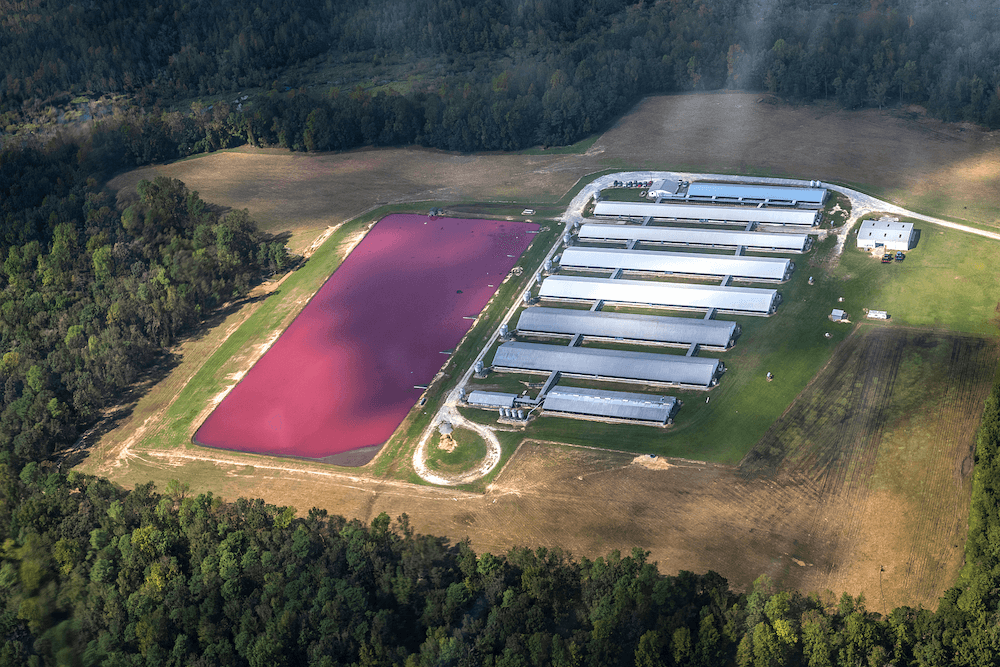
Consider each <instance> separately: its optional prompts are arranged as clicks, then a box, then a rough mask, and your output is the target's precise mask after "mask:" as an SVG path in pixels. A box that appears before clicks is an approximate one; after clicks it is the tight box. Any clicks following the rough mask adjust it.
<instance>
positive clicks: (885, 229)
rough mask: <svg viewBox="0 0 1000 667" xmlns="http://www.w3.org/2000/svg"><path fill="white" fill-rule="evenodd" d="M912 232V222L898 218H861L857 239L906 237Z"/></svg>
mask: <svg viewBox="0 0 1000 667" xmlns="http://www.w3.org/2000/svg"><path fill="white" fill-rule="evenodd" d="M912 233H913V223H912V222H900V221H899V220H889V219H886V218H882V219H881V220H862V221H861V227H859V228H858V238H859V239H877V240H879V241H881V240H884V239H890V240H895V239H908V238H910V235H911V234H912Z"/></svg>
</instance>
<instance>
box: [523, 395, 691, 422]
mask: <svg viewBox="0 0 1000 667" xmlns="http://www.w3.org/2000/svg"><path fill="white" fill-rule="evenodd" d="M542 407H543V408H545V411H546V412H555V413H560V414H565V415H568V416H573V417H579V416H593V417H602V418H604V419H609V420H616V421H617V420H622V421H639V422H651V423H655V424H660V425H665V424H669V423H671V422H672V421H673V416H674V413H675V412H676V411H677V408H678V402H677V399H676V398H674V397H673V396H657V395H655V394H637V393H633V392H627V391H604V390H601V389H584V388H580V387H554V388H553V389H552V390H551V391H549V393H548V394H546V395H545V402H544V403H543V404H542Z"/></svg>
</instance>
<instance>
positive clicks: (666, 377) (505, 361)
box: [493, 342, 719, 387]
mask: <svg viewBox="0 0 1000 667" xmlns="http://www.w3.org/2000/svg"><path fill="white" fill-rule="evenodd" d="M493 366H494V367H495V368H507V369H512V370H525V371H535V372H545V373H551V372H552V371H559V372H561V373H567V374H573V375H585V376H591V377H600V378H612V379H621V380H637V381H645V382H660V383H667V384H684V385H695V386H701V387H707V386H709V385H710V384H711V383H712V381H713V380H714V379H715V376H716V374H717V373H718V370H719V360H718V359H706V358H704V357H683V356H680V355H679V354H657V353H655V352H633V351H630V350H602V349H597V348H591V347H568V346H562V345H543V344H540V343H520V342H514V343H504V344H503V345H501V346H500V347H499V348H497V351H496V354H495V355H494V356H493Z"/></svg>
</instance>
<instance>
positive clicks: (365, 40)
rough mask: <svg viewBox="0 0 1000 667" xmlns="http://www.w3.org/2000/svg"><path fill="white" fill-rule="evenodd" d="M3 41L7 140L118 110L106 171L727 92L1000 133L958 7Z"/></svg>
mask: <svg viewBox="0 0 1000 667" xmlns="http://www.w3.org/2000/svg"><path fill="white" fill-rule="evenodd" d="M2 26H3V28H2V29H3V31H4V32H5V33H6V34H5V37H6V39H5V40H0V62H5V63H8V64H9V66H8V67H7V68H6V74H5V78H4V79H3V80H2V81H0V112H5V113H4V118H5V119H6V122H5V121H4V119H3V118H0V126H5V125H7V124H8V123H16V121H17V119H19V118H21V117H22V114H24V113H27V111H28V110H30V109H32V108H35V107H37V106H39V105H42V104H43V103H45V102H47V101H53V100H56V101H58V100H68V99H69V96H71V95H77V94H81V93H88V94H91V95H101V94H106V93H119V94H127V95H128V96H130V98H131V99H133V100H135V103H136V107H135V109H134V110H133V112H132V113H130V114H128V115H127V117H126V118H119V119H118V120H116V121H113V122H108V123H106V124H105V130H108V131H109V132H108V134H111V135H112V136H109V137H105V138H104V139H96V138H95V142H96V144H97V145H96V146H95V147H94V148H95V150H97V151H98V152H100V151H101V150H102V149H103V150H105V152H106V153H107V155H108V156H109V158H110V157H111V156H112V155H113V156H116V157H117V158H118V159H121V160H122V161H123V165H118V164H114V165H110V164H109V166H114V167H118V166H128V165H132V164H146V163H149V162H154V161H159V160H165V159H170V158H174V157H178V156H184V155H189V154H192V153H196V152H202V151H207V150H215V149H217V148H220V147H227V146H232V145H237V144H242V143H249V144H251V145H277V146H282V147H287V148H291V149H293V150H339V149H345V148H351V147H355V146H361V145H395V144H410V143H417V144H421V145H425V146H433V147H436V148H443V149H448V150H462V151H469V150H511V149H519V148H525V147H528V146H532V145H538V144H542V145H561V144H566V143H572V142H574V141H576V140H579V139H581V138H583V137H585V136H587V135H589V134H591V133H593V132H595V131H598V130H600V129H602V128H604V127H606V126H607V125H608V124H609V123H610V122H611V121H612V120H613V119H614V118H616V117H618V116H619V115H620V114H621V113H623V112H624V111H625V110H626V109H628V108H629V107H631V106H632V105H633V104H635V103H636V101H637V100H638V99H639V98H640V97H641V96H643V95H648V94H653V93H669V92H677V91H692V90H714V89H720V88H735V89H743V90H766V91H770V92H772V93H775V94H777V95H781V96H783V97H786V98H789V99H793V100H799V101H805V102H809V101H813V100H835V101H837V102H838V103H839V104H841V105H843V106H844V107H846V108H858V107H863V106H869V107H879V108H881V107H884V106H886V105H898V104H907V103H918V104H922V105H925V106H926V107H927V108H928V109H929V110H930V111H931V112H932V113H934V114H936V115H938V116H940V117H942V118H944V119H946V120H966V121H972V122H977V123H983V124H986V125H988V126H990V127H1000V96H998V90H1000V71H998V70H997V68H996V67H994V66H993V64H995V63H996V62H1000V43H998V42H997V40H996V39H994V34H995V30H996V29H997V28H1000V7H998V6H997V5H996V3H986V2H972V1H971V0H956V1H955V2H952V3H950V4H949V5H947V6H945V7H943V6H942V5H940V3H935V2H919V1H918V0H846V1H844V2H835V3H834V2H824V3H815V2H804V1H803V0H775V1H774V2H770V3H766V2H750V1H749V0H682V1H679V2H655V3H654V2H640V3H632V2H624V1H617V0H603V1H601V2H584V1H582V0H578V1H573V0H567V1H565V2H534V1H532V2H528V1H527V0H519V1H515V2H509V1H507V0H489V1H487V2H481V1H479V0H475V1H473V0H422V1H420V2H406V3H399V2H389V1H388V0H368V1H365V2H358V3H320V2H306V3H303V2H298V1H296V2H292V1H290V0H289V1H286V2H277V3H260V2H259V0H236V2H235V3H227V4H226V5H218V4H212V3H195V4H190V3H181V2H180V1H179V0H167V1H166V2H164V3H159V4H157V5H156V7H155V8H152V7H147V6H145V5H143V4H142V3H138V4H137V3H122V2H119V1H118V0H98V2H97V3H96V4H95V5H94V6H89V5H88V6H86V7H85V6H84V5H79V4H72V3H66V2H57V3H44V4H43V3H40V2H26V3H11V8H10V11H8V12H7V13H6V15H5V16H4V19H3V24H2ZM414 62H417V63H418V64H417V65H414V64H413V63H414ZM419 63H423V64H419ZM371 64H379V65H384V64H393V65H396V66H397V67H398V71H399V72H401V74H400V76H401V77H403V78H405V79H406V81H405V82H403V83H402V85H401V86H396V87H372V85H371V82H370V81H367V82H365V83H364V85H361V84H362V81H361V80H360V79H357V78H356V79H355V80H353V81H350V82H346V83H342V82H332V83H331V82H325V83H324V82H320V83H319V84H318V85H316V86H315V87H311V88H309V89H306V88H304V87H301V85H300V84H301V82H302V81H304V80H305V79H304V78H303V77H304V76H305V75H304V74H303V73H302V72H303V69H302V68H301V67H300V68H299V69H293V68H296V67H299V66H302V67H304V68H305V69H310V68H313V69H315V68H321V67H328V66H329V67H330V68H331V70H330V71H333V72H338V71H345V70H344V68H347V69H350V67H355V68H356V69H361V70H364V69H365V67H368V66H370V65H371ZM338 67H340V68H341V69H338ZM248 88H258V89H259V88H264V89H267V90H268V91H269V92H264V93H262V94H255V95H253V96H251V98H250V99H249V100H246V101H245V103H244V102H240V103H239V104H238V106H237V104H230V103H229V102H227V103H224V104H221V105H215V106H214V107H213V108H212V110H211V111H200V112H197V113H195V114H193V115H192V114H190V113H188V112H187V111H186V107H185V111H184V112H176V111H175V112H172V113H164V112H163V111H161V108H169V106H170V105H171V104H173V103H175V102H177V101H178V100H182V99H190V98H191V97H193V96H206V95H207V96H219V95H225V96H226V97H227V98H229V96H231V95H234V94H235V93H237V92H239V91H242V90H244V89H248ZM397 89H398V90H402V91H403V92H396V90H397ZM231 101H232V100H231V99H230V102H231ZM112 129H113V130H114V132H110V130H112Z"/></svg>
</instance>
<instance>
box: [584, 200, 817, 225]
mask: <svg viewBox="0 0 1000 667" xmlns="http://www.w3.org/2000/svg"><path fill="white" fill-rule="evenodd" d="M594 215H595V216H597V217H611V218H649V217H652V218H655V219H661V220H684V221H698V222H720V223H737V224H741V225H743V224H746V223H748V222H759V223H762V224H767V225H794V226H797V227H813V226H815V225H817V224H819V218H820V211H815V210H810V209H797V208H755V207H750V206H711V205H708V204H677V203H663V204H654V203H651V202H621V201H607V200H604V201H599V202H597V204H595V205H594Z"/></svg>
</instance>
